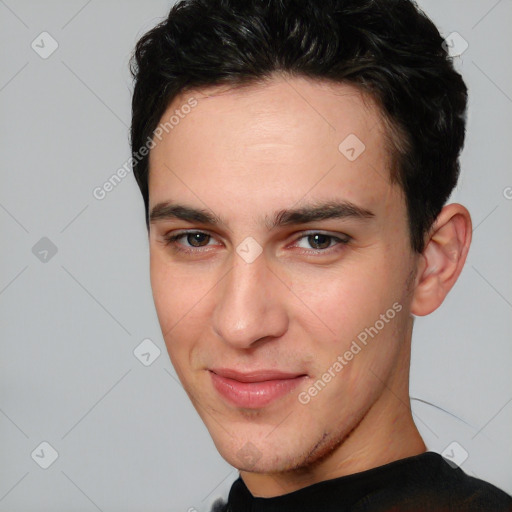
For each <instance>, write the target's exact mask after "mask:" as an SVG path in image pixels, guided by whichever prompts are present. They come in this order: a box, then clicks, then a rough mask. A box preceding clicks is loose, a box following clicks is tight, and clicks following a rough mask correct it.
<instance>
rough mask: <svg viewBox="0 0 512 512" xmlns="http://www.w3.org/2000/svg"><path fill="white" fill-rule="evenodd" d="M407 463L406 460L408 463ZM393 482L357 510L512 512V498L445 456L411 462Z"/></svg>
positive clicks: (425, 456) (427, 455)
mask: <svg viewBox="0 0 512 512" xmlns="http://www.w3.org/2000/svg"><path fill="white" fill-rule="evenodd" d="M404 462H405V461H404ZM394 477H395V478H394V479H393V482H389V481H388V485H386V486H384V487H382V488H381V490H380V492H377V493H376V494H373V496H372V499H370V500H368V501H366V503H364V502H360V503H359V504H358V505H359V506H357V507H356V508H355V510H357V511H361V512H362V511H366V510H372V511H373V510H375V511H376V512H377V511H379V512H380V511H382V512H384V511H386V512H387V511H391V510H393V511H397V512H398V511H400V512H402V511H403V512H406V511H411V512H412V511H415V512H419V511H422V512H435V511H436V512H437V511H439V510H445V511H453V512H455V511H464V512H489V511H491V510H492V511H493V512H512V497H511V496H509V495H508V494H507V493H505V492H503V491H502V490H500V489H498V488H497V487H495V486H494V485H492V484H490V483H488V482H485V481H484V480H480V479H478V478H474V477H472V476H469V475H467V474H466V473H464V471H462V470H461V469H460V468H459V467H458V466H453V465H451V463H448V462H447V461H446V460H445V459H444V458H443V457H442V456H441V455H439V454H437V453H432V452H429V453H428V454H424V455H422V456H421V457H418V458H417V460H415V461H412V460H411V459H409V461H408V464H404V465H403V467H402V468H401V471H398V472H396V473H394Z"/></svg>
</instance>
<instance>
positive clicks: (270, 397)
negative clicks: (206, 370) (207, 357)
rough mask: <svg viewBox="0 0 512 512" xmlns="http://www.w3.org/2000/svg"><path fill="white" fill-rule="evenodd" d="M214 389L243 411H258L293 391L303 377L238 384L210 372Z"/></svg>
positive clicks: (235, 381) (236, 381)
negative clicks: (243, 409)
mask: <svg viewBox="0 0 512 512" xmlns="http://www.w3.org/2000/svg"><path fill="white" fill-rule="evenodd" d="M210 375H211V376H212V382H213V385H214V387H215V389H216V390H217V391H218V392H219V393H220V394H221V395H222V396H223V397H224V398H225V399H226V400H228V401H229V402H231V403H232V404H234V405H236V406H237V407H242V408H245V409H259V408H261V407H265V406H266V405H268V404H270V403H271V402H273V401H274V400H277V399H278V398H281V397H283V396H285V395H287V394H288V393H290V392H291V391H293V390H294V389H295V388H296V387H297V386H298V385H299V384H300V383H301V382H302V380H303V379H304V378H305V375H301V376H299V377H294V378H292V379H279V380H266V381H263V382H240V381H238V380H233V379H228V378H227V377H221V376H220V375H217V374H216V373H213V372H210Z"/></svg>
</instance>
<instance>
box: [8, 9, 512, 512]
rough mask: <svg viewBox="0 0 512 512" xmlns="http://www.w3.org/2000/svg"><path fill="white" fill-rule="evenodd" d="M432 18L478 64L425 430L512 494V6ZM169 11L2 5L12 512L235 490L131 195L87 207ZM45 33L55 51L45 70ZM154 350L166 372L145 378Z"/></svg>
mask: <svg viewBox="0 0 512 512" xmlns="http://www.w3.org/2000/svg"><path fill="white" fill-rule="evenodd" d="M421 5H422V6H423V7H424V8H425V10H426V12H427V13H428V14H429V15H430V16H431V17H432V18H433V20H434V21H435V22H436V23H437V24H438V25H439V27H440V29H441V31H442V33H443V35H444V36H447V35H448V34H450V33H452V32H454V31H456V32H458V33H459V34H461V36H462V37H463V38H464V39H465V40H466V41H467V42H468V44H469V47H468V48H467V50H466V51H465V52H464V53H463V54H462V56H461V57H460V58H457V59H456V61H457V66H458V68H459V69H460V70H461V71H462V73H463V75H464V77H465V79H466V80H467V82H468V84H469V88H470V95H471V101H470V113H469V130H468V136H467V143H466V147H465V150H464V153H463V156H462V167H463V174H462V177H461V180H460V183H459V186H458V187H457V190H456V192H455V193H454V196H453V199H454V200H456V201H459V202H462V203H463V204H465V205H467V206H468V208H469V209H470V211H471V213H472V216H473V220H474V228H475V230H474V241H473V246H472V249H471V251H470V254H469V258H468V262H467V265H466V268H465V270H464V271H463V273H462V276H461V278H460V281H459V282H458V284H457V285H456V287H455V289H454V290H453V291H452V293H451V294H450V295H449V297H448V299H447V300H446V303H445V304H444V305H443V307H442V308H441V309H440V310H438V311H437V312H435V313H434V314H432V315H430V316H429V317H427V318H418V319H417V322H416V327H415V333H414V343H413V362H412V380H411V393H412V396H414V397H416V398H419V399H421V400H423V401H413V404H412V405H413V412H414V414H415V418H416V421H417V424H418V427H419V429H420V431H421V433H422V434H423V435H424V437H425V440H426V442H427V445H428V447H429V448H430V449H431V450H434V451H438V452H443V450H445V449H446V448H447V447H448V446H449V445H450V444H451V443H452V442H453V441H456V442H457V443H458V445H456V446H455V450H454V452H453V453H455V456H456V457H459V458H460V457H463V456H464V454H465V453H466V452H467V454H468V456H467V459H466V460H465V461H464V462H463V463H462V468H463V469H464V470H465V471H466V472H467V473H469V474H472V475H476V476H478V477H480V478H483V479H486V480H489V481H491V482H493V483H495V484H496V485H498V486H500V487H501V488H503V489H505V490H507V491H508V492H509V493H512V476H511V475H512V436H511V435H510V432H511V426H512V403H511V401H512V376H511V374H512V372H511V370H510V368H511V363H512V343H511V342H510V341H511V339H510V338H511V336H510V335H511V331H512V329H511V326H512V315H511V308H512V304H511V301H512V273H511V272H510V261H512V244H511V239H510V233H512V229H511V228H512V216H511V209H512V200H511V199H510V198H511V197H512V189H511V188H507V187H512V175H511V172H510V167H509V165H510V161H511V156H512V154H511V153H512V144H511V143H510V138H511V133H512V130H511V124H512V122H511V118H512V117H511V114H512V99H511V96H512V86H511V84H512V71H511V68H510V65H509V62H510V52H511V50H512V48H511V46H512V44H511V43H512V37H511V33H510V27H509V22H510V20H511V19H512V2H511V0H501V1H496V0H473V1H468V0H450V1H445V0H443V1H441V0H438V1H434V0H428V1H427V0H424V1H422V2H421ZM169 6H170V3H169V2H168V1H167V0H165V1H164V0H152V1H145V2H141V1H139V2H135V1H133V0H132V1H123V2H121V1H119V0H108V1H99V0H92V1H86V0H80V1H78V0H77V1H67V2H65V1H62V0H60V1H56V0H54V1H45V2H42V1H28V0H23V1H22V0H17V1H14V0H0V20H1V21H0V38H1V45H0V47H1V52H2V53H1V63H2V65H1V66H0V105H1V116H0V141H1V147H2V159H1V165H2V170H1V173H2V174H1V185H2V186H1V189H0V223H1V229H2V246H3V247H4V249H3V253H2V264H1V274H0V315H1V319H0V320H1V355H0V364H1V368H0V375H1V383H0V389H1V391H0V449H1V452H0V453H1V464H0V511H9V512H16V511H43V510H51V511H53V512H58V511H69V510H73V511H95V510H101V511H105V512H106V511H142V510H144V511H188V510H193V509H192V507H193V508H194V509H195V510H198V511H202V510H205V509H207V508H208V506H209V503H210V502H211V501H212V500H213V499H214V498H215V497H216V496H217V495H222V494H225V493H226V492H227V489H228V488H229V486H230V484H231V482H232V481H233V480H234V479H235V478H236V476H237V473H236V471H235V470H234V469H233V468H232V467H230V466H229V465H228V464H227V463H226V462H224V461H223V460H222V459H221V458H220V456H219V455H218V454H217V452H216V450H215V447H214V445H213V443H212V441H211V440H210V438H209V435H208V432H207V431H206V429H205V427H204V426H203V425H202V423H201V421H200V420H199V417H198V416H197V414H196V413H195V411H194V409H193V408H192V406H191V405H190V404H189V401H188V398H187V396H186V394H185V392H184V391H183V389H182V388H181V385H180V384H179V383H178V382H177V379H176V376H175V373H174V370H173V369H172V367H171V364H170V361H169V358H168V356H167V353H166V351H165V345H164V343H163V340H162V337H161V332H160V329H159V326H158V323H157V318H156V314H155V312H154V309H153V303H152V297H151V290H150V286H149V273H148V266H149V262H148V248H147V239H146V232H145V225H144V215H143V204H142V199H141V197H140V194H139V192H138V189H137V188H136V185H135V181H134V179H133V176H132V175H131V173H130V175H128V176H127V177H126V178H125V179H124V180H123V182H121V183H120V184H119V185H118V186H117V187H116V188H115V189H114V190H113V191H111V192H110V193H109V194H108V195H107V197H106V198H105V199H103V200H101V201H100V200H97V199H95V198H94V197H93V194H92V191H93V189H94V188H95V187H98V186H101V185H102V184H103V183H104V182H105V181H106V180H107V179H108V178H109V177H110V176H111V175H112V174H113V173H115V172H116V170H117V169H118V168H119V167H121V166H122V165H123V164H124V163H125V162H126V160H127V158H128V157H129V154H130V153H129V146H128V126H129V123H130V91H131V79H130V76H129V73H128V67H127V66H128V59H129V55H130V52H131V50H132V48H133V46H134V44H135V42H136V40H137V39H138V38H139V37H140V36H141V35H142V34H143V33H144V32H145V31H147V30H148V29H149V28H151V27H152V26H154V25H155V24H156V23H157V22H158V21H159V20H160V19H161V17H162V16H165V15H166V14H167V12H168V9H169ZM43 31H47V32H49V33H50V34H51V36H52V37H53V38H54V39H55V40H56V41H57V43H58V45H59V46H58V48H57V50H56V51H55V52H54V53H53V54H52V55H50V56H49V57H48V58H46V59H43V58H41V57H40V55H39V54H38V53H36V51H34V50H33V49H32V47H31V43H32V41H34V40H35V42H36V43H38V41H39V43H38V44H39V46H40V47H42V46H44V49H45V51H47V50H48V49H49V48H50V43H51V42H50V41H49V40H48V39H45V40H44V42H43V43H41V37H39V34H41V32H43ZM45 37H46V36H45ZM41 51H42V49H41ZM43 237H47V238H48V239H49V240H51V242H52V243H53V244H54V245H55V247H56V249H57V253H56V254H55V255H52V253H51V251H50V252H48V254H46V253H44V250H48V249H49V245H48V241H45V240H43V241H40V240H41V238H43ZM38 243H39V245H36V244H38ZM34 246H36V248H35V249H33V247H34ZM34 253H35V254H34ZM41 258H43V260H44V258H46V260H45V261H41ZM147 338H149V339H151V340H152V342H153V343H154V345H155V346H156V347H158V348H159V349H160V350H161V355H160V357H158V358H157V359H156V360H154V362H152V364H151V365H149V366H144V365H143V364H142V363H141V361H140V360H139V359H137V358H136V357H135V356H134V353H133V351H134V349H135V347H137V346H138V345H139V344H140V343H141V341H142V340H144V339H147ZM152 357H154V355H153V356H152ZM146 358H147V356H146ZM425 402H431V403H433V404H435V405H436V406H438V407H439V408H435V407H432V406H431V405H428V404H426V403H425ZM442 409H444V410H445V411H446V412H445V411H443V410H442ZM457 417H458V418H457ZM42 442H47V443H49V444H50V445H51V446H52V447H53V449H54V450H56V452H57V453H58V458H57V459H56V460H55V461H54V462H53V464H52V465H51V466H50V467H48V469H43V468H42V467H40V465H44V464H45V462H46V463H49V462H51V458H52V454H51V449H50V448H48V447H47V446H45V445H43V446H40V443H42ZM452 448H453V445H452ZM452 448H450V449H452ZM34 450H35V451H34ZM31 454H33V455H31Z"/></svg>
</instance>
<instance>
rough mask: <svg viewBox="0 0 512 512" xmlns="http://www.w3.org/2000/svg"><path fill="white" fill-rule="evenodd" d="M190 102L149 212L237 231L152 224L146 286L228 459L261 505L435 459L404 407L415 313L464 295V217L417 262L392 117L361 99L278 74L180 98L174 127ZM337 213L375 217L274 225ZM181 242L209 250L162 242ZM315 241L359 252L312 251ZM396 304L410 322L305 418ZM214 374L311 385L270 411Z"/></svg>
mask: <svg viewBox="0 0 512 512" xmlns="http://www.w3.org/2000/svg"><path fill="white" fill-rule="evenodd" d="M191 96H194V98H196V99H197V102H198V103H197V106H196V107H195V108H194V109H193V110H192V111H191V112H190V114H188V115H187V116H184V118H183V119H181V120H180V123H179V124H178V125H177V126H175V127H174V128H173V129H172V131H169V133H167V134H164V136H163V137H162V140H161V141H156V142H157V143H156V146H155V147H154V148H153V149H152V150H151V153H150V177H149V197H150V211H151V210H152V209H153V208H154V207H155V206H156V205H158V204H160V203H165V202H169V203H172V204H180V205H183V206H187V207H192V208H196V209H202V210H206V211H208V212H210V213H212V214H214V215H216V216H217V217H219V218H221V219H222V220H223V221H224V222H225V224H217V225H209V224H203V223H200V222H197V221H184V220H179V219H173V218H167V219H166V218H163V219H155V221H154V222H152V223H151V225H150V233H149V239H150V257H151V284H152V289H153V295H154V300H155V306H156V310H157V314H158V318H159V322H160V325H161V329H162V332H163V335H164V339H165V342H166V345H167V349H168V352H169V355H170V358H171V361H172V363H173V365H174V367H175V369H176V372H177V374H178V376H179V378H180V380H181V382H182V384H183V386H184V388H185V390H186V391H187V393H188V395H189V397H190V399H191V401H192V402H193V404H194V406H195V408H196V410H197V411H198V413H199V415H200V416H201V418H202V420H203V421H204V422H205V424H206V426H207V428H208V430H209V432H210V434H211V436H212V438H213V441H214V443H215V445H216V447H217V449H218V450H219V452H220V454H221V455H222V456H223V457H224V458H225V459H226V460H227V461H228V462H229V463H230V464H232V465H233V466H235V467H237V468H239V469H240V471H241V476H242V478H243V479H244V481H245V483H246V485H247V486H248V488H249V490H250V491H251V492H252V494H253V495H255V496H263V497H269V496H277V495H282V494H285V493H288V492H291V491H293V490H296V489H300V488H302V487H305V486H307V485H311V484H313V483H315V482H319V481H322V480H326V479H330V478H335V477H337V476H342V475H346V474H351V473H355V472H359V471H362V470H365V469H369V468H372V467H376V466H379V465H382V464H385V463H387V462H391V461H393V460H397V459H400V458H404V457H407V456H411V455H416V454H419V453H422V452H424V451H425V450H426V448H425V445H424V443H423V441H422V439H421V437H420V435H419V433H418V431H417V429H416V426H415V425H414V422H413V419H412V416H411V412H410V404H409V391H408V386H409V362H410V342H411V334H412V324H413V317H412V314H414V315H425V314H428V313H430V312H431V311H433V310H435V309H436V308H437V307H438V306H439V305H440V304H441V302H442V301H443V299H444V297H445V296H446V294H447V293H448V291H449V290H450V289H451V287H452V286H453V284H454V283H455V281H456V279H457V277H458V275H459V273H460V271H461V269H462V266H463V264H464V261H465V258H466V254H467V251H468V249H469V244H470V237H471V220H470V216H469V213H468V212H467V210H466V209H465V208H464V207H462V206H461V205H456V204H455V205H449V206H447V207H445V208H444V209H443V211H442V212H441V214H440V215H439V217H438V219H437V221H436V224H435V225H434V226H433V229H432V231H431V232H430V233H429V234H428V236H427V239H428V243H427V246H426V249H425V251H424V253H423V254H417V253H414V252H413V251H412V249H411V247H410V240H409V231H408V225H407V213H406V205H405V200H404V197H403V195H402V191H401V189H400V188H399V186H398V185H396V184H391V183H390V181H389V171H388V168H387V166H388V163H389V161H390V159H389V155H388V150H387V145H386V143H385V138H384V137H385V133H384V128H383V126H384V125H383V123H382V122H381V116H380V111H379V109H378V107H377V106H376V105H375V104H374V103H373V102H372V100H371V99H370V98H368V97H364V96H363V95H362V94H361V93H360V92H359V91H358V90H357V89H356V88H354V87H352V86H350V85H346V84H343V85H340V84H336V85H332V84H327V83H322V82H318V81H312V80H308V79H305V78H298V77H294V78H290V77H285V76H277V75H276V76H274V77H273V78H272V80H270V81H269V82H267V83H265V84H259V85H252V86H249V87H244V88H239V89H229V88H226V87H223V88H220V87H217V88H210V89H203V90H201V91H193V92H187V93H184V94H182V95H181V96H179V97H177V98H175V100H174V101H173V102H172V104H171V105H170V106H169V109H168V111H167V112H166V113H165V114H164V116H163V117H162V120H164V119H168V118H169V116H170V115H171V114H172V113H173V112H174V111H175V110H176V109H179V108H180V106H181V105H184V104H185V103H186V102H187V100H188V99H189V98H190V97H191ZM350 134H355V135H356V136H357V137H358V138H359V139H360V140H361V141H362V142H363V143H364V145H365V150H364V151H363V152H362V153H361V155H360V156H359V157H358V158H356V159H355V160H354V161H350V160H349V159H347V158H346V156H345V155H344V154H342V153H341V152H340V151H339V149H338V146H339V144H340V143H341V142H342V141H343V140H344V139H345V138H346V137H347V136H348V135H350ZM334 200H337V201H340V200H343V201H349V202H351V203H352V204H354V205H356V206H358V207H360V208H364V209H365V210H369V211H370V212H372V213H373V216H371V217H367V218H355V217H347V218H339V219H326V220H319V221H315V222H312V223H308V224H290V225H285V226H279V227H275V228H274V229H269V226H268V222H269V221H270V220H271V219H272V218H273V215H274V213H275V212H279V211H282V210H284V209H289V208H298V207H306V206H308V205H311V204H318V203H322V202H325V201H334ZM182 230H195V231H201V232H203V233H206V234H208V235H211V237H210V238H208V237H203V239H202V240H203V241H202V242H201V243H202V244H203V245H202V246H194V245H191V244H193V243H194V240H192V241H191V240H190V238H187V237H186V236H184V237H182V238H181V239H178V240H177V241H174V242H173V243H171V244H166V240H165V236H166V235H169V234H171V235H175V234H179V233H180V232H181V231H182ZM312 232H313V233H315V232H317V233H320V234H325V235H331V236H332V237H338V238H339V239H344V240H347V235H348V237H350V238H349V239H348V243H346V244H342V243H337V241H336V240H337V238H332V239H325V238H324V239H322V240H323V241H325V240H327V243H326V244H324V247H325V246H327V248H318V246H315V245H313V246H312V245H311V244H310V243H309V242H308V237H307V236H306V235H307V234H311V233H312ZM247 237H252V238H254V239H255V240H256V241H257V242H258V244H259V246H260V247H261V248H262V252H261V254H260V255H259V256H258V257H257V258H256V259H255V260H254V261H253V262H251V263H247V262H246V261H245V260H244V259H243V258H242V257H241V256H240V255H239V254H238V253H237V250H236V249H237V247H238V246H239V245H240V244H241V243H242V242H243V241H244V240H245V239H246V238H247ZM177 248H181V249H183V250H187V249H189V250H192V251H195V252H192V253H186V252H180V251H178V250H177ZM394 304H395V307H396V305H398V306H400V311H399V312H397V313H396V315H393V316H394V317H393V318H392V319H391V320H389V321H388V322H386V323H385V325H384V327H383V328H382V329H380V330H379V332H378V334H377V335H375V336H374V337H373V338H369V340H368V343H367V344H366V345H362V344H361V343H359V345H360V346H361V350H360V351H359V352H358V353H357V354H356V355H354V356H353V358H352V359H351V360H350V361H348V362H347V364H346V365H344V367H343V369H342V370H341V371H339V372H337V373H335V377H332V379H330V381H329V382H328V383H327V384H326V385H325V387H323V388H322V389H321V391H319V392H318V393H317V394H316V395H315V396H313V397H311V399H310V400H309V401H308V403H306V404H304V403H301V402H300V401H299V399H298V396H299V394H300V393H301V392H307V390H308V389H310V387H311V386H312V385H313V384H314V383H315V382H316V381H317V380H318V379H320V378H322V375H323V374H325V372H327V371H328V369H329V368H332V367H333V364H334V363H335V362H336V361H337V358H338V356H340V355H342V356H343V354H344V353H345V352H346V351H347V350H349V349H350V347H351V344H352V343H353V341H354V340H357V336H358V334H360V333H361V332H362V331H364V330H365V328H369V327H370V326H374V325H375V324H376V321H377V320H379V319H380V318H381V315H383V314H384V315H385V314H386V312H387V311H388V310H389V309H390V308H391V309H392V308H393V305H394ZM219 367H223V368H231V369H234V370H238V371H241V372H248V371H254V370H261V369H273V370H281V371H286V372H293V373H300V374H305V375H307V377H305V378H304V379H303V380H302V381H301V383H300V385H299V387H297V388H296V389H294V390H293V391H292V392H290V393H289V394H287V395H286V396H283V397H281V398H280V399H278V400H277V401H274V402H272V403H270V404H269V405H267V406H265V407H262V408H259V409H247V408H238V407H235V406H234V405H232V404H230V403H228V402H227V401H226V400H225V399H224V398H223V397H222V396H221V395H219V393H218V392H217V391H216V389H215V388H214V387H213V385H212V379H211V373H210V371H209V370H211V369H213V368H219ZM303 396H304V395H303Z"/></svg>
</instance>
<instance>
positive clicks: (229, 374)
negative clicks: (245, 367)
mask: <svg viewBox="0 0 512 512" xmlns="http://www.w3.org/2000/svg"><path fill="white" fill-rule="evenodd" d="M210 371H211V372H213V373H215V374H217V375H220V376H221V377H225V378H227V379H232V380H237V381H239V382H264V381H267V380H286V379H295V378H297V377H303V376H305V375H306V374H305V373H301V372H284V371H281V370H266V369H263V370H253V371H247V372H241V371H238V370H232V369H230V368H211V369H210Z"/></svg>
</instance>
